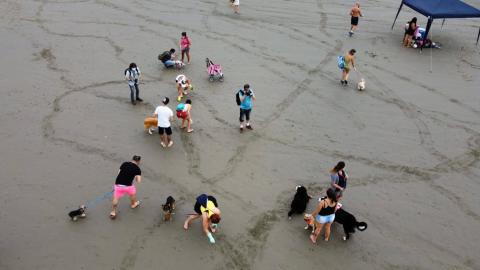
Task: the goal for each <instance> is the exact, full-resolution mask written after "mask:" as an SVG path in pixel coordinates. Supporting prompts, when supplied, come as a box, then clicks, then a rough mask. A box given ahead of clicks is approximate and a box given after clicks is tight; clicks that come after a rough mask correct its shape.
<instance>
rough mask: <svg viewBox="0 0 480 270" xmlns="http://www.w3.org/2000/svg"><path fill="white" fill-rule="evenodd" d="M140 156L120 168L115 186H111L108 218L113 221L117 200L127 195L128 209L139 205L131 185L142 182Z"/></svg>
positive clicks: (115, 214)
mask: <svg viewBox="0 0 480 270" xmlns="http://www.w3.org/2000/svg"><path fill="white" fill-rule="evenodd" d="M140 159H141V157H140V156H137V155H135V156H133V158H132V161H127V162H124V163H123V164H122V166H120V170H119V171H118V175H117V179H116V180H115V185H114V186H113V200H112V212H110V218H112V219H114V218H115V217H116V216H117V204H118V200H119V199H120V198H121V197H123V195H125V194H127V195H128V196H130V207H131V208H132V209H135V208H137V207H138V206H139V205H140V201H139V200H137V196H136V194H137V190H136V188H135V186H134V185H133V181H134V180H136V181H137V183H140V182H141V181H142V171H141V170H140V167H138V165H139V164H140Z"/></svg>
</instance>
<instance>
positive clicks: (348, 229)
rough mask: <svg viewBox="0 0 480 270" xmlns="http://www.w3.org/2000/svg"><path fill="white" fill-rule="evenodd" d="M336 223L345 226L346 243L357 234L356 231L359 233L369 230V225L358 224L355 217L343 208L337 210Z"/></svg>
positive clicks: (344, 238) (344, 237)
mask: <svg viewBox="0 0 480 270" xmlns="http://www.w3.org/2000/svg"><path fill="white" fill-rule="evenodd" d="M335 222H337V223H339V224H342V225H343V231H344V232H345V235H344V236H343V240H344V241H346V240H348V239H349V238H350V234H351V233H355V229H357V230H359V231H364V230H366V229H367V223H365V222H358V221H357V219H356V218H355V216H354V215H352V214H350V213H349V212H347V211H345V210H344V209H343V208H340V209H337V211H336V212H335Z"/></svg>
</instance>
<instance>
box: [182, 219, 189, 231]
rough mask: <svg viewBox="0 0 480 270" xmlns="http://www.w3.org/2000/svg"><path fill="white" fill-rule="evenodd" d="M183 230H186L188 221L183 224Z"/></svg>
mask: <svg viewBox="0 0 480 270" xmlns="http://www.w3.org/2000/svg"><path fill="white" fill-rule="evenodd" d="M183 229H185V230H188V219H187V220H185V223H183Z"/></svg>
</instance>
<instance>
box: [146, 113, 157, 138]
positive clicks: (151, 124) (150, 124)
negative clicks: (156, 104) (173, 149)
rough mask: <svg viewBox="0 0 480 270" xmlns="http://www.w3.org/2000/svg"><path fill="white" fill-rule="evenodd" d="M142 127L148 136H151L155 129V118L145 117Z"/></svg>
mask: <svg viewBox="0 0 480 270" xmlns="http://www.w3.org/2000/svg"><path fill="white" fill-rule="evenodd" d="M143 126H144V127H145V130H146V131H148V134H150V135H152V134H153V131H154V130H155V128H157V118H156V117H147V118H145V120H143Z"/></svg>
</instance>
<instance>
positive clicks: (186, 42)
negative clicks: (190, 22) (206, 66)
mask: <svg viewBox="0 0 480 270" xmlns="http://www.w3.org/2000/svg"><path fill="white" fill-rule="evenodd" d="M190 45H192V42H191V41H190V39H189V38H188V37H187V32H182V37H181V38H180V49H181V51H182V62H183V59H184V57H185V54H186V55H187V61H188V64H190Z"/></svg>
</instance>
